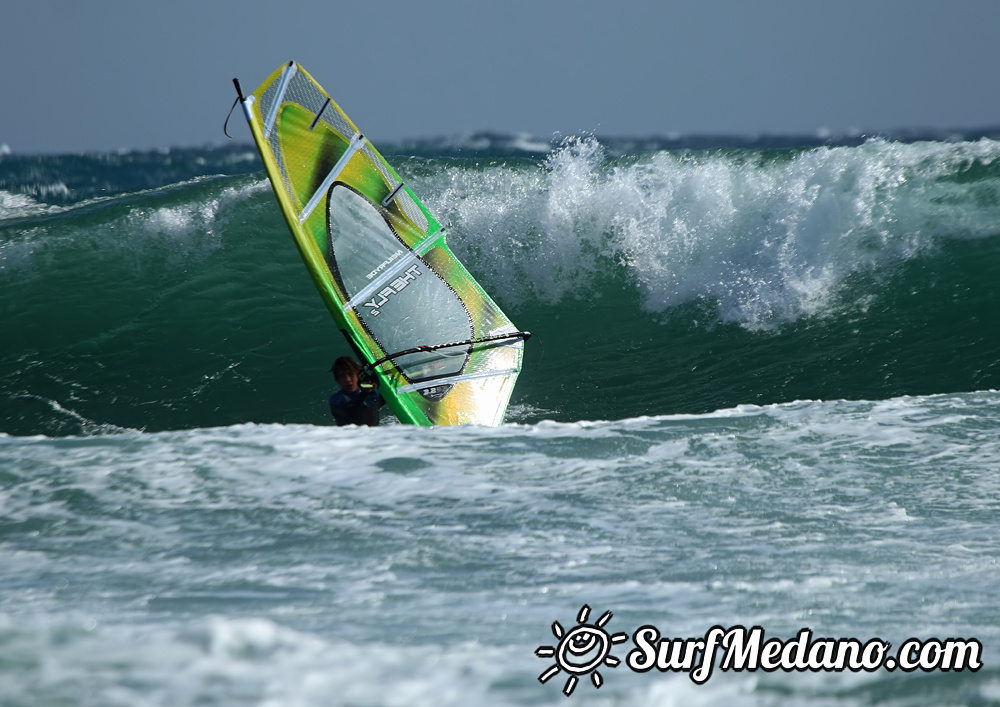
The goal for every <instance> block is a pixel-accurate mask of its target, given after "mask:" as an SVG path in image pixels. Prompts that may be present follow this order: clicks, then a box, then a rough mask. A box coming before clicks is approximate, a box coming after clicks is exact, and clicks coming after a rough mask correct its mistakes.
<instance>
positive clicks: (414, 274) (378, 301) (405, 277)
mask: <svg viewBox="0 0 1000 707" xmlns="http://www.w3.org/2000/svg"><path fill="white" fill-rule="evenodd" d="M422 274H423V273H421V272H420V266H419V265H411V266H410V267H408V268H407V269H406V270H405V271H403V274H402V275H400V276H399V277H397V278H396V279H395V280H393V281H392V282H390V283H389V284H388V285H386V286H385V287H383V288H382V289H381V290H380V291H379V293H378V294H377V295H375V296H374V297H372V298H371V300H369V301H368V302H365V303H364V306H365V307H368V308H369V309H368V311H369V312H371V315H372V316H373V317H377V316H378V315H379V314H380V313H381V312H380V308H381V307H382V306H383V305H384V304H385V303H386V302H388V301H389V298H390V297H392V296H393V295H395V294H399V293H400V292H402V291H403V290H404V289H405V288H406V286H407V285H409V284H410V283H411V282H413V281H414V280H416V279H417V278H418V277H419V276H420V275H422Z"/></svg>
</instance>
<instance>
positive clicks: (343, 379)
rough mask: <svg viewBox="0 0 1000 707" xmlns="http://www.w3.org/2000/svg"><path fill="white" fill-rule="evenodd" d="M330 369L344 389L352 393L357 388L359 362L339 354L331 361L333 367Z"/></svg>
mask: <svg viewBox="0 0 1000 707" xmlns="http://www.w3.org/2000/svg"><path fill="white" fill-rule="evenodd" d="M330 371H331V372H332V373H333V377H334V378H336V379H337V383H338V384H340V387H341V388H343V389H344V391H346V392H348V393H353V392H354V391H356V390H357V389H358V376H359V375H360V374H361V364H359V363H358V362H357V361H355V360H354V359H353V358H351V357H350V356H341V357H340V358H338V359H337V360H336V361H334V362H333V368H331V369H330Z"/></svg>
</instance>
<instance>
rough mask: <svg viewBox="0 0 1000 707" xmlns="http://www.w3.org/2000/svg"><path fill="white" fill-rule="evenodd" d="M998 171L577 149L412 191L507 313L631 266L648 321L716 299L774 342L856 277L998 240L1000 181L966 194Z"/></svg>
mask: <svg viewBox="0 0 1000 707" xmlns="http://www.w3.org/2000/svg"><path fill="white" fill-rule="evenodd" d="M998 158H1000V142H997V141H995V140H990V139H985V138H984V139H981V140H979V141H977V142H964V143H944V142H919V143H909V144H907V143H898V142H888V141H885V140H882V139H871V140H868V141H867V142H865V143H863V144H861V145H858V146H852V147H846V146H842V147H818V148H810V149H805V150H797V151H792V150H784V151H768V150H756V151H733V150H716V151H702V152H691V151H680V152H668V151H657V152H652V153H647V154H638V155H637V154H631V155H629V154H626V155H621V156H609V154H608V152H607V149H606V148H605V147H604V146H603V145H602V144H601V143H599V142H598V141H597V140H596V139H594V138H572V139H568V140H566V141H565V142H564V144H563V145H562V146H561V147H559V148H558V149H556V150H553V151H552V152H551V153H550V154H549V155H548V157H547V158H546V159H545V160H544V161H543V162H541V163H539V164H537V165H532V166H525V165H516V164H514V165H512V164H508V163H499V162H496V161H494V162H492V163H490V164H483V165H481V166H480V165H479V164H478V163H477V169H475V170H470V169H466V168H462V167H453V168H450V169H446V170H443V171H441V170H435V171H434V172H433V173H432V174H430V175H425V176H422V177H418V178H417V179H414V180H413V182H414V188H415V189H417V190H418V191H420V193H422V194H426V195H427V197H428V198H427V199H426V201H427V203H428V206H429V208H430V209H431V210H432V211H434V212H435V213H437V214H438V215H439V216H441V217H442V220H443V221H445V222H450V223H452V224H453V225H454V228H453V230H454V232H455V233H457V234H459V236H460V237H459V238H456V239H455V244H454V246H453V247H454V248H455V250H456V252H458V253H459V255H460V257H463V259H464V258H466V257H468V258H469V259H470V260H472V261H473V262H476V261H478V260H486V261H487V262H488V265H486V266H485V267H484V271H485V272H486V273H492V277H490V275H489V274H488V275H487V277H486V279H487V281H488V282H489V288H490V291H491V292H495V293H498V294H499V295H500V296H501V297H502V298H503V299H504V300H505V301H510V302H514V303H517V302H518V301H519V300H523V299H524V298H525V297H531V298H533V299H536V300H542V301H545V302H549V303H554V302H558V301H561V300H564V299H570V300H572V299H588V298H589V297H591V296H592V294H591V292H592V290H593V289H594V282H595V280H598V279H599V277H600V276H601V275H604V274H606V273H608V272H610V271H612V270H614V269H615V267H624V268H625V269H626V270H627V272H628V278H629V280H630V283H631V284H632V285H633V286H634V287H635V289H636V290H637V292H638V293H639V295H640V298H641V302H642V306H643V307H644V309H646V310H647V311H649V312H654V313H662V312H665V311H667V310H669V309H670V308H673V307H676V306H678V305H681V304H683V303H686V302H691V301H696V300H701V301H707V302H711V303H713V304H714V305H715V306H716V307H717V309H718V315H719V318H720V320H721V321H724V322H735V323H738V324H740V325H741V326H744V327H746V328H747V329H751V330H759V329H770V328H773V327H775V326H778V325H781V324H783V323H787V322H792V321H795V320H797V319H799V318H801V317H808V316H812V315H816V314H818V313H823V312H826V311H828V310H829V308H830V307H831V306H832V305H834V304H836V303H837V302H838V299H837V295H838V294H839V293H840V292H841V291H842V288H843V286H844V283H845V281H846V280H847V279H848V278H849V277H851V276H853V275H857V274H859V273H869V272H872V271H876V270H883V269H889V268H892V267H894V266H896V265H898V264H899V263H901V262H904V261H906V260H909V259H912V258H914V257H915V256H917V255H920V254H922V253H926V252H928V251H930V250H931V249H933V248H935V247H937V246H939V245H940V244H941V243H942V242H943V241H946V240H951V239H979V238H986V237H989V236H996V235H997V234H998V233H1000V226H998V224H1000V179H998V178H996V177H995V176H988V175H978V177H979V178H978V179H977V183H976V186H975V188H972V189H970V188H969V187H968V186H967V185H965V184H963V183H961V180H962V179H963V175H965V174H967V173H968V172H970V170H972V169H973V168H978V169H980V170H982V169H984V168H988V167H989V166H990V165H993V164H994V163H995V162H996V161H997V160H998ZM405 166H406V165H405V163H404V167H405ZM855 304H856V305H858V306H859V307H863V305H864V302H860V303H855Z"/></svg>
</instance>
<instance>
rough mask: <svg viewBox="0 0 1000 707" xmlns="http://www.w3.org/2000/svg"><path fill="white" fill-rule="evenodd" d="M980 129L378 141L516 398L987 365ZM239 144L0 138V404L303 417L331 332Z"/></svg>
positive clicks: (691, 406) (870, 393) (921, 375)
mask: <svg viewBox="0 0 1000 707" xmlns="http://www.w3.org/2000/svg"><path fill="white" fill-rule="evenodd" d="M998 145H1000V144H998V143H995V142H992V141H990V140H987V139H982V140H979V141H975V142H965V143H944V142H916V143H895V142H886V141H869V142H866V143H862V144H859V145H854V146H840V147H812V148H799V149H782V150H778V149H745V148H742V149H740V148H725V149H722V148H720V149H716V150H700V151H695V150H679V151H663V150H660V151H652V152H645V153H643V152H635V153H628V152H626V153H623V154H614V153H613V152H612V151H610V150H609V149H607V148H606V147H605V146H603V145H601V144H600V143H599V142H598V141H596V140H594V139H592V138H586V139H580V140H573V141H567V142H566V143H565V144H563V145H561V146H557V147H555V148H554V149H553V150H552V151H551V152H549V153H548V154H541V155H539V154H531V153H521V154H518V153H514V154H507V155H500V156H492V157H491V156H490V155H488V154H487V155H485V156H482V155H474V156H472V157H462V156H455V155H448V154H445V155H443V156H435V155H433V154H432V155H430V156H428V155H427V154H414V155H403V156H396V157H394V158H393V159H394V162H395V163H396V164H397V165H398V167H399V170H400V172H401V173H403V174H404V176H406V177H407V178H408V179H409V180H410V181H411V182H412V184H413V185H414V187H415V189H416V190H417V192H418V193H419V194H421V195H422V196H423V197H424V198H425V201H426V202H427V203H428V205H429V206H430V208H431V209H432V210H433V211H435V212H436V213H437V214H438V215H439V216H441V217H442V219H443V220H444V221H445V222H446V223H447V224H448V226H449V230H450V233H451V236H450V244H451V246H452V248H453V250H455V251H456V253H457V254H458V255H459V257H460V258H462V259H463V261H464V262H465V263H466V265H467V267H468V268H469V269H470V270H471V271H472V272H473V273H474V274H475V275H476V276H477V277H478V278H479V279H480V280H481V282H482V284H483V285H484V286H485V287H486V289H487V290H488V291H489V292H490V293H491V294H493V295H494V297H495V299H497V301H498V302H499V304H500V305H501V307H503V308H504V309H505V310H506V311H508V313H509V314H510V315H511V316H512V317H513V318H514V319H515V322H516V323H517V325H518V326H519V327H521V328H523V329H528V330H530V331H532V332H534V334H535V338H533V339H532V341H531V344H530V348H529V351H528V355H527V358H526V364H525V367H524V372H523V373H522V377H521V379H520V381H519V384H518V386H517V389H516V391H515V394H514V398H513V400H512V405H513V407H512V409H511V413H510V417H509V419H511V420H515V421H524V422H532V421H537V420H539V419H555V420H561V421H572V420H580V419H621V418H626V417H634V416H638V415H658V414H670V413H681V412H692V413H694V412H705V411H710V410H715V409H719V408H724V407H730V406H733V405H738V404H743V403H754V404H766V403H778V402H787V401H791V400H797V399H842V398H843V399H871V400H877V399H884V398H888V397H893V396H899V395H923V394H930V393H941V392H959V391H973V390H982V389H989V388H995V387H997V386H998V385H1000V370H998V366H997V361H996V358H997V357H996V352H997V351H998V350H1000V346H998V344H1000V338H998V337H1000V334H998V332H1000V327H998V326H997V324H998V323H1000V319H998V314H997V307H996V303H997V301H998V295H1000V293H998V289H997V282H998V277H997V275H998V273H1000V258H998V257H997V255H998V253H997V251H998V248H1000V239H997V238H996V236H997V235H1000V165H998V163H997V159H996V158H997V157H998V156H1000V146H998ZM415 152H417V151H415ZM123 163H124V164H123ZM135 163H138V164H135ZM257 167H258V165H257V164H256V163H255V162H254V160H253V157H252V153H249V154H248V153H246V152H241V151H240V150H239V149H232V150H228V151H220V150H201V151H199V150H188V151H179V152H170V151H165V152H163V153H155V154H146V153H143V154H141V155H125V156H118V157H117V158H115V157H114V156H102V157H90V158H87V157H86V156H76V157H38V158H14V157H11V156H7V157H5V158H3V161H0V188H2V189H3V192H2V193H3V194H4V201H3V206H2V212H0V216H2V220H0V303H2V304H0V306H2V308H3V317H4V336H3V344H2V347H0V389H2V390H3V394H2V397H0V429H2V430H4V431H6V432H8V433H10V434H18V435H22V434H38V433H42V434H50V435H51V434H55V435H60V434H75V433H79V432H82V431H92V430H95V429H115V428H137V429H143V430H149V431H153V430H165V429H183V428H191V427H204V426H214V425H227V424H233V423H238V422H248V421H252V422H282V423H291V422H305V423H312V424H324V423H326V422H328V412H327V411H326V410H325V404H324V401H325V398H326V396H327V395H328V394H329V391H330V389H331V386H332V381H331V380H330V379H329V376H328V374H327V370H328V368H329V365H330V361H331V360H332V359H333V358H334V357H336V356H337V355H339V354H341V353H345V352H346V347H345V345H344V344H343V342H342V340H341V335H340V334H339V332H338V331H337V330H336V329H335V327H333V326H332V324H331V322H330V320H329V318H328V315H327V314H326V312H325V310H324V309H323V308H322V306H321V304H320V301H319V298H318V297H317V296H316V295H315V292H314V291H313V290H312V285H311V283H310V282H309V280H308V278H307V277H306V276H305V273H304V269H303V268H302V265H301V263H300V262H299V261H298V255H297V254H296V252H295V251H294V248H292V247H291V244H290V240H289V237H288V235H287V234H286V233H285V232H284V226H283V224H282V222H281V219H280V215H279V214H278V211H277V208H276V206H275V203H274V198H273V195H272V194H271V193H270V190H269V187H268V185H267V183H266V182H265V180H264V178H263V176H262V174H261V172H259V171H255V170H256V168H257ZM234 172H235V173H234ZM138 175H141V178H140V176H138ZM157 179H159V181H161V182H166V183H163V184H158V185H155V186H154V183H155V182H156V181H157Z"/></svg>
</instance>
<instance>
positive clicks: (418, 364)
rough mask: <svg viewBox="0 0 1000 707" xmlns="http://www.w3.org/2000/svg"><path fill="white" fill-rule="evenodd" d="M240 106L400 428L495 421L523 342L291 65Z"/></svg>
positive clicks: (356, 135) (289, 216)
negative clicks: (409, 424)
mask: <svg viewBox="0 0 1000 707" xmlns="http://www.w3.org/2000/svg"><path fill="white" fill-rule="evenodd" d="M234 84H235V85H236V90H237V93H238V94H239V97H238V99H237V100H238V101H239V102H240V103H241V105H242V107H243V114H244V116H245V117H246V119H247V122H248V123H249V125H250V131H251V133H252V134H253V138H254V142H255V143H256V144H257V148H258V150H260V155H261V158H262V159H263V161H264V167H265V169H266V170H267V175H268V177H269V178H270V180H271V185H272V187H273V188H274V194H275V196H276V197H277V199H278V204H279V205H280V207H281V212H282V214H283V215H284V217H285V221H286V222H287V223H288V228H289V230H290V231H291V232H292V237H293V239H294V241H295V244H296V246H298V250H299V252H300V253H301V255H302V259H303V261H305V265H306V269H307V270H308V271H309V274H310V276H311V277H312V280H313V282H314V283H315V284H316V288H317V289H318V290H319V293H320V296H321V297H322V299H323V301H324V303H325V304H326V306H327V308H328V309H329V310H330V313H331V314H332V315H333V319H334V321H335V322H336V324H337V326H338V327H339V328H340V329H341V330H342V331H343V332H344V335H345V336H346V337H347V340H348V341H349V342H350V344H351V346H352V348H353V349H354V351H355V352H356V353H357V355H358V356H359V357H360V358H361V359H362V364H363V365H365V366H366V367H367V368H368V370H370V371H372V372H373V374H374V376H375V377H376V378H377V381H378V384H379V389H380V391H381V392H382V395H383V396H384V397H385V399H386V401H387V402H388V404H389V406H390V407H391V409H392V411H393V412H394V413H395V414H396V417H398V418H399V420H400V421H401V422H405V423H411V424H416V425H454V424H479V425H499V424H500V423H502V422H503V418H504V413H505V411H506V409H507V404H508V401H509V400H510V395H511V393H512V391H513V389H514V382H515V380H516V379H517V376H518V373H519V372H520V370H521V359H522V355H523V349H524V341H525V340H526V339H527V338H528V336H530V334H528V332H522V331H518V329H517V327H515V326H514V325H513V324H512V323H511V321H510V319H508V318H507V316H506V315H505V314H504V313H503V312H502V311H501V310H500V308H499V307H498V306H497V305H496V303H495V302H494V301H493V300H492V299H491V298H490V297H489V295H487V294H486V292H485V291H484V290H483V288H482V287H480V286H479V284H478V283H477V282H476V280H475V279H474V278H473V277H472V275H470V274H469V272H468V271H467V270H466V269H465V267H464V266H463V265H462V264H461V263H460V262H459V261H458V259H457V258H456V257H455V255H454V254H453V253H452V252H451V251H450V250H449V249H448V245H447V243H446V242H445V231H444V229H443V228H442V227H441V224H440V223H438V221H437V220H436V219H435V218H434V216H433V215H431V213H430V212H429V211H428V210H427V209H426V208H425V207H424V205H423V204H422V203H420V200H419V199H417V197H416V195H415V194H414V193H413V191H412V190H411V189H410V187H409V186H408V185H406V184H405V183H404V182H403V180H402V179H401V178H400V177H399V175H398V174H397V173H396V171H395V170H394V169H393V168H392V167H391V166H390V165H389V163H388V162H386V161H385V159H383V158H382V155H380V154H379V153H378V151H377V150H375V148H374V147H373V146H372V145H371V143H370V142H369V141H368V140H367V139H366V138H365V137H364V135H362V133H361V131H359V130H358V129H357V127H356V126H355V125H354V123H352V122H351V120H350V119H349V118H348V117H347V116H346V115H345V114H344V112H343V111H341V110H340V108H339V107H338V106H337V104H336V103H334V101H333V100H332V99H331V98H330V96H329V95H328V94H327V93H326V91H324V90H323V88H322V87H321V86H320V85H319V84H318V83H316V81H315V80H313V78H312V77H311V76H310V75H309V74H308V73H306V71H305V70H304V69H303V68H302V67H301V66H299V65H298V64H296V63H295V62H289V63H288V64H286V65H284V66H282V67H280V68H279V69H277V70H276V71H275V72H274V73H273V74H271V76H269V77H268V78H267V80H265V81H264V83H262V84H261V85H260V86H259V87H258V88H257V90H256V91H254V92H253V93H252V94H251V95H249V96H244V95H243V92H242V90H241V88H240V85H239V81H237V80H235V79H234Z"/></svg>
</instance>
